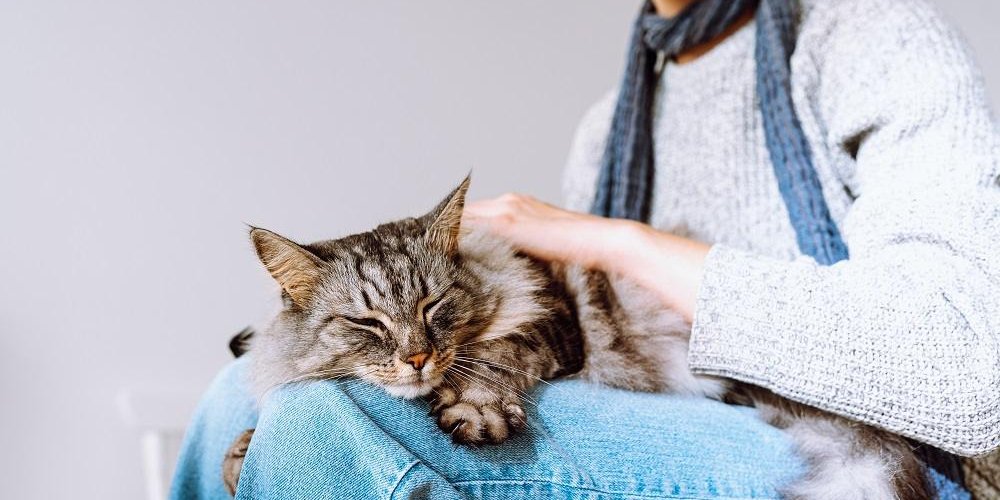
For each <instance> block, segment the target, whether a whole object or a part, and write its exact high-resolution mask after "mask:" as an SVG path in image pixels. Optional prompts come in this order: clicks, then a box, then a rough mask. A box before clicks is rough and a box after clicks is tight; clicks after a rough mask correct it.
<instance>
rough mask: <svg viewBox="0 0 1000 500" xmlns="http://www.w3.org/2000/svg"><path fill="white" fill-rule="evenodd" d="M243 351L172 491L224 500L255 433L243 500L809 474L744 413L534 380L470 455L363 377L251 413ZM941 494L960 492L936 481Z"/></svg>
mask: <svg viewBox="0 0 1000 500" xmlns="http://www.w3.org/2000/svg"><path fill="white" fill-rule="evenodd" d="M246 364H247V363H246V359H240V360H237V361H235V362H233V363H231V364H230V365H229V366H227V367H226V368H225V369H224V370H223V371H222V373H221V374H220V375H219V376H218V377H217V378H216V380H215V381H214V382H213V383H212V386H211V387H210V388H209V390H208V392H207V393H206V395H205V397H204V399H203V400H202V402H201V404H200V405H199V408H198V409H197V411H196V413H195V416H194V420H193V423H192V425H191V427H190V429H189V430H188V433H187V435H186V436H185V440H184V444H183V446H182V450H181V456H180V459H179V462H178V466H177V472H176V475H175V477H174V482H173V486H172V490H171V498H172V499H178V500H180V499H184V500H202V499H226V498H229V496H228V495H227V494H226V492H225V490H224V489H223V485H222V480H221V471H222V468H221V462H222V457H223V455H224V453H225V451H226V450H227V449H228V447H229V445H230V443H231V442H232V440H233V439H235V438H236V436H237V435H238V434H239V433H240V432H241V431H243V430H244V429H247V428H251V427H255V426H256V428H257V431H256V433H255V434H254V437H253V441H252V442H251V445H250V448H249V450H248V453H247V456H246V461H245V462H244V465H243V472H242V474H241V477H240V483H239V488H238V491H237V498H240V499H249V498H254V499H263V498H267V499H277V498H295V499H300V498H301V499H308V500H316V499H326V498H329V499H355V498H357V499H366V498H379V499H383V498H384V499H395V498H407V499H411V498H412V499H432V500H438V499H461V498H497V499H511V498H572V499H626V498H628V499H647V500H648V499H653V498H732V499H735V498H775V497H776V489H777V488H778V487H780V486H781V485H784V484H786V483H788V482H789V481H792V480H794V479H795V478H796V477H797V476H798V475H799V474H801V473H802V471H803V465H802V464H801V462H800V461H799V460H798V459H797V458H796V457H795V455H794V453H793V451H792V447H791V444H790V443H789V441H788V440H787V439H786V438H785V436H784V435H783V434H782V433H781V432H779V431H777V430H775V429H774V428H772V427H770V426H768V425H766V424H764V423H762V422H760V421H759V420H757V419H756V418H755V417H754V416H753V411H752V410H750V409H747V408H740V407H733V406H727V405H724V404H721V403H718V402H714V401H709V400H704V399H691V398H683V397H675V396H664V395H653V394H642V393H633V392H626V391H619V390H614V389H607V388H601V387H596V386H593V385H588V384H585V383H583V382H578V381H560V382H557V383H554V384H553V385H552V386H548V385H541V386H540V387H538V388H537V390H535V391H534V392H533V393H532V395H531V397H532V399H533V400H534V401H535V402H536V403H537V404H533V403H526V404H525V410H526V412H527V413H528V420H529V422H530V424H529V429H528V431H527V432H525V433H524V434H522V435H519V436H517V437H516V438H514V439H512V440H511V441H508V442H507V443H504V444H503V445H500V446H485V447H482V448H478V449H472V448H466V447H460V446H456V445H454V444H452V442H451V441H450V439H449V437H448V436H447V435H446V434H444V433H442V432H441V431H440V430H439V429H438V428H437V425H436V424H435V422H434V420H433V418H432V417H429V416H428V410H429V407H428V405H427V403H426V402H424V401H421V400H411V401H407V400H402V399H396V398H392V397H390V396H388V395H387V394H385V393H384V392H383V391H382V390H381V389H378V388H376V387H374V386H371V385H369V384H365V383H361V382H357V381H339V382H333V381H331V382H313V383H308V384H299V385H295V386H290V387H286V388H283V389H279V390H277V391H275V392H274V393H272V394H271V396H270V397H268V399H267V400H266V401H265V402H264V404H263V406H262V408H261V409H260V413H259V418H258V413H257V411H256V410H255V409H254V403H253V400H252V398H251V396H250V395H249V394H248V392H247V390H246V388H245V381H244V377H243V374H244V373H245V371H246ZM935 482H936V483H937V485H938V488H939V490H941V493H942V495H941V497H942V498H948V499H951V498H955V499H968V498H969V497H968V495H967V494H966V493H964V492H960V491H958V489H957V488H956V487H955V485H954V484H952V483H949V482H947V480H945V479H943V478H941V477H940V476H936V475H935Z"/></svg>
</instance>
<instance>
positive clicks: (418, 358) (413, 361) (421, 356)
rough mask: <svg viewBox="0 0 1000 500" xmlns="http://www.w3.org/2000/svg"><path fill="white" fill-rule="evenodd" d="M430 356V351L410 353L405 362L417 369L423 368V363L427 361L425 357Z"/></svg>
mask: <svg viewBox="0 0 1000 500" xmlns="http://www.w3.org/2000/svg"><path fill="white" fill-rule="evenodd" d="M430 356H431V353H429V352H418V353H416V354H411V355H410V357H408V358H406V362H407V363H409V364H410V366H412V367H413V368H415V369H416V370H418V371H419V370H422V369H423V368H424V363H426V362H427V358H429V357H430Z"/></svg>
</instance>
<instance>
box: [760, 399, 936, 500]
mask: <svg viewBox="0 0 1000 500" xmlns="http://www.w3.org/2000/svg"><path fill="white" fill-rule="evenodd" d="M740 389H742V391H743V393H744V395H745V396H749V398H750V399H751V400H753V405H754V406H756V407H757V412H758V414H759V415H760V417H761V418H762V419H764V420H765V421H767V422H768V423H769V424H771V425H773V426H775V427H777V428H779V429H781V430H783V431H785V432H786V433H787V434H788V435H789V437H791V439H792V441H793V442H794V443H795V447H796V448H797V451H798V454H799V456H801V457H802V458H803V459H804V460H805V462H806V464H807V471H806V473H805V475H804V476H803V477H802V478H800V479H799V480H797V481H794V482H793V483H792V484H791V485H789V486H787V487H786V488H785V489H784V490H783V491H782V492H781V493H782V495H781V496H782V498H786V499H808V500H840V499H845V498H865V499H878V500H883V499H884V500H929V499H931V498H935V497H936V494H935V491H934V490H935V489H934V486H933V484H932V483H931V482H930V481H929V477H928V475H927V468H926V466H925V465H924V463H923V462H922V461H921V460H920V459H919V458H918V457H917V455H916V453H915V452H914V449H913V447H912V446H911V445H910V443H909V442H908V441H907V440H906V439H904V438H902V437H900V436H897V435H895V434H891V433H889V432H886V431H883V430H880V429H876V428H874V427H871V426H868V425H865V424H861V423H858V422H854V421H851V420H847V419H845V418H843V417H839V416H837V415H833V414H830V413H826V412H823V411H819V410H816V409H814V408H811V407H808V406H805V405H802V404H799V403H795V402H793V401H789V400H787V399H784V398H781V397H778V396H777V395H775V394H774V393H771V392H770V391H767V390H765V389H760V388H756V387H747V386H743V387H741V388H740Z"/></svg>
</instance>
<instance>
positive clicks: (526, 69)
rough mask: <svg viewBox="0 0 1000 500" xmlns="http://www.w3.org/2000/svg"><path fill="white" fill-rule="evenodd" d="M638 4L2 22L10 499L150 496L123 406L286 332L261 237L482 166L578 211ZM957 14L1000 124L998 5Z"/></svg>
mask: <svg viewBox="0 0 1000 500" xmlns="http://www.w3.org/2000/svg"><path fill="white" fill-rule="evenodd" d="M942 3H943V2H942ZM635 4H636V2H634V1H632V2H620V1H612V0H601V1H590V2H580V1H570V0H547V1H545V2H537V1H530V0H506V1H503V2H484V1H459V0H453V1H445V0H423V1H421V2H413V1H405V0H383V1H365V2H361V1H352V2H347V1H343V0H340V1H337V0H317V1H288V2H273V1H263V0H253V1H250V0H225V1H209V2H204V1H201V2H198V1H192V0H173V1H169V2H151V1H145V2H143V1H125V0H117V1H114V0H113V1H104V2H80V1H69V0H66V1H61V2H60V1H45V0H7V1H5V2H2V3H0V235H2V236H0V262H2V263H3V265H2V266H0V283H2V285H0V396H2V402H3V403H2V404H3V410H2V411H0V497H2V498H10V499H29V500H30V499H71V498H72V499H106V500H119V499H120V500H125V499H136V498H139V497H140V496H141V495H142V486H141V479H140V469H139V465H138V459H139V452H138V447H137V441H136V437H135V436H134V435H133V434H132V432H131V431H129V430H128V429H126V428H125V427H124V426H123V425H122V423H121V421H120V419H119V418H118V415H117V414H116V411H115V406H114V398H115V395H116V394H117V393H118V392H119V391H121V390H122V389H124V388H128V387H139V386H152V387H165V388H169V387H190V388H201V387H203V386H204V385H205V384H206V383H207V382H208V381H209V380H210V378H211V377H212V375H213V373H214V372H215V370H217V369H218V367H219V366H221V365H222V364H223V363H225V362H226V361H227V360H228V359H229V355H228V353H227V351H226V348H225V346H226V341H227V339H228V338H229V336H230V335H231V334H232V333H234V332H235V331H236V330H238V329H239V328H241V327H242V326H244V325H245V324H247V323H248V322H251V321H256V320H259V319H261V318H262V317H263V316H265V315H266V313H267V312H268V311H269V308H270V307H271V304H272V301H271V298H272V294H273V288H272V284H271V282H270V280H269V278H267V277H266V275H265V274H264V272H263V271H262V270H261V269H260V267H259V265H258V264H257V263H256V261H255V259H254V257H253V254H252V253H251V251H250V247H249V245H248V244H247V241H246V228H245V226H244V225H243V223H244V222H247V223H254V224H257V225H262V226H265V227H269V228H273V229H275V230H278V231H280V232H282V233H284V234H286V235H288V236H290V237H293V238H297V239H302V240H314V239H320V238H324V237H329V236H332V235H337V234H342V233H345V232H348V231H354V230H360V229H363V228H366V227H369V226H371V225H373V224H374V223H376V222H378V221H384V220H388V219H392V218H395V217H399V216H402V215H408V214H413V213H415V212H418V211H422V210H425V209H427V208H429V207H430V206H431V205H433V203H434V202H435V201H436V200H437V198H438V197H440V196H443V195H444V193H445V192H446V191H447V190H448V189H449V188H450V187H451V186H453V185H454V184H455V183H456V182H457V181H458V180H459V179H460V178H461V177H462V176H463V175H464V174H465V173H466V172H467V171H468V170H469V169H474V172H475V175H474V182H473V196H475V197H481V196H487V195H493V194H498V193H501V192H504V191H508V190H520V191H527V192H530V193H533V194H535V195H538V196H541V197H542V198H546V199H550V200H555V199H557V193H558V177H559V172H560V169H561V166H562V163H563V161H564V157H565V151H566V148H567V146H568V142H569V139H570V136H571V134H572V130H573V127H574V124H575V122H576V120H577V119H578V118H579V116H580V115H581V113H582V112H583V110H584V109H585V108H586V106H587V105H588V103H589V102H591V101H592V100H594V99H595V98H597V97H598V96H599V95H600V94H601V93H603V92H604V91H605V90H606V89H607V88H609V87H610V86H612V85H613V84H614V83H615V82H616V81H617V79H618V77H619V76H618V75H619V68H620V64H621V59H622V54H623V51H624V43H625V39H626V32H627V29H628V26H629V24H630V20H631V18H632V15H633V13H634V11H635ZM947 7H948V8H947V10H948V12H949V13H950V14H951V15H953V16H954V17H955V18H956V19H958V21H960V22H961V23H962V24H963V25H964V26H965V27H966V29H967V30H968V31H969V32H970V35H971V39H972V41H973V42H974V43H975V44H976V46H977V47H979V48H980V49H981V52H982V53H981V54H980V60H981V62H983V63H985V64H986V66H987V76H988V78H989V79H990V80H992V89H993V97H994V101H995V102H1000V99H998V97H1000V95H998V93H997V90H998V89H1000V85H998V84H1000V64H998V63H1000V61H998V60H997V57H996V56H995V54H993V53H990V52H988V51H989V49H991V48H993V47H997V46H998V44H997V42H998V40H997V34H996V33H997V32H996V31H995V30H993V29H992V23H993V22H995V21H996V20H997V19H998V14H1000V8H998V6H997V4H996V3H995V2H991V1H989V0H977V1H969V0H966V1H963V2H950V3H949V5H947Z"/></svg>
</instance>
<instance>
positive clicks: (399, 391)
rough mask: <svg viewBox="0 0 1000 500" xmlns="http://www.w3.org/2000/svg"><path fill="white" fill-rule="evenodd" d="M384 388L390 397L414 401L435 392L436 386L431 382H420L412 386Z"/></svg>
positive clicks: (385, 386) (397, 385)
mask: <svg viewBox="0 0 1000 500" xmlns="http://www.w3.org/2000/svg"><path fill="white" fill-rule="evenodd" d="M382 388H384V389H385V392H388V393H389V395H390V396H395V397H397V398H403V399H413V398H419V397H421V396H426V395H428V394H430V393H431V391H433V390H434V385H433V384H431V383H430V382H426V381H420V382H414V383H410V384H392V385H384V386H382Z"/></svg>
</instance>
